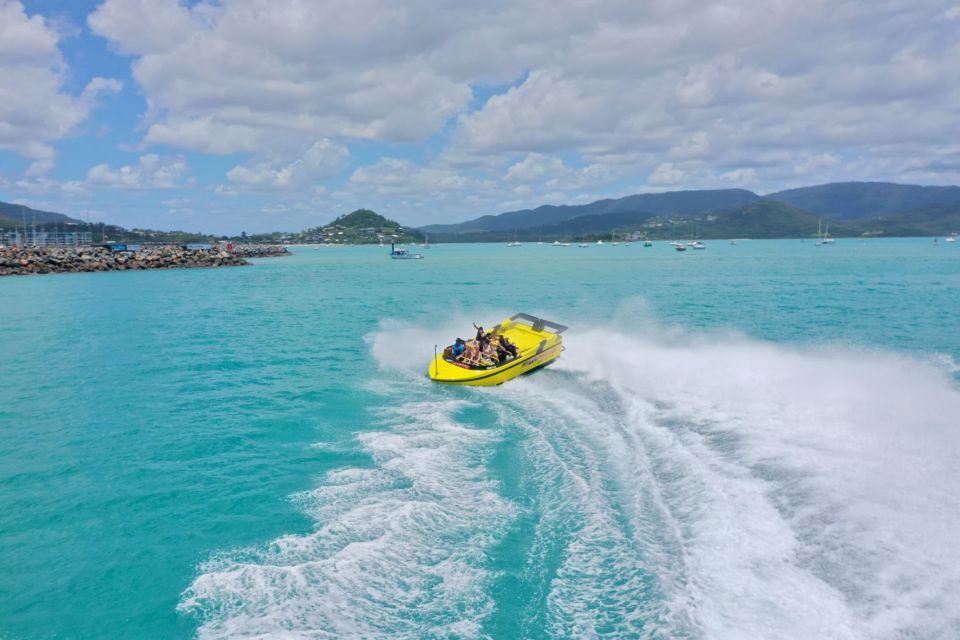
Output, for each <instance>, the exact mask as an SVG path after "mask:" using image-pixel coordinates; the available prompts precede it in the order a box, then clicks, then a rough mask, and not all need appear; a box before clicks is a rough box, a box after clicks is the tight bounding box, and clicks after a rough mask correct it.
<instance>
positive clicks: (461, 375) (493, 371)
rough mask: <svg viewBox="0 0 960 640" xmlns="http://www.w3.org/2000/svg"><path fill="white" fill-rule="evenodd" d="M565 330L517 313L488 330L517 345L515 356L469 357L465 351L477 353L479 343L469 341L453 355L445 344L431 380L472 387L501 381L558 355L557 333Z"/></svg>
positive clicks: (559, 340) (560, 344) (560, 340)
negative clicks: (464, 349)
mask: <svg viewBox="0 0 960 640" xmlns="http://www.w3.org/2000/svg"><path fill="white" fill-rule="evenodd" d="M566 330H567V327H565V326H564V325H562V324H558V323H556V322H551V321H549V320H544V319H543V318H537V317H535V316H531V315H529V314H526V313H518V314H516V315H515V316H513V317H511V318H508V319H507V320H504V321H503V322H501V323H500V324H498V325H497V326H495V327H493V328H492V329H490V330H489V331H488V332H487V335H490V336H492V337H494V338H495V337H497V336H506V338H507V339H508V340H509V341H510V342H511V343H513V344H514V345H516V351H517V353H516V355H512V354H511V355H508V356H507V357H506V358H505V359H504V360H503V361H499V362H498V361H496V360H491V359H483V358H481V357H479V355H475V356H474V357H471V356H470V355H468V354H469V353H470V352H474V353H476V352H477V351H478V348H477V347H478V345H476V344H475V343H474V344H469V343H468V350H467V352H466V353H465V354H464V355H462V356H459V357H454V356H453V350H452V347H447V348H446V349H444V350H443V353H440V354H437V356H436V357H435V358H434V360H433V362H432V363H431V364H430V371H429V372H428V373H429V375H430V379H431V380H433V381H434V382H442V383H444V384H459V385H473V386H494V385H498V384H503V383H504V382H506V381H507V380H512V379H513V378H516V377H517V376H520V375H523V374H525V373H529V372H531V371H533V370H535V369H539V368H541V367H545V366H546V365H548V364H550V363H551V362H553V361H554V360H556V359H557V358H559V357H560V354H561V353H562V352H563V348H564V347H563V338H562V337H561V335H560V334H562V333H563V332H564V331H566ZM471 342H473V341H471Z"/></svg>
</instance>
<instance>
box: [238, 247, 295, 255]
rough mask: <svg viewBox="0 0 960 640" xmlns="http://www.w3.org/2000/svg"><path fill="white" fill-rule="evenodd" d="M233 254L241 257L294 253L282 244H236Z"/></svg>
mask: <svg viewBox="0 0 960 640" xmlns="http://www.w3.org/2000/svg"><path fill="white" fill-rule="evenodd" d="M233 255H235V256H238V257H240V258H274V257H278V256H289V255H293V254H291V253H290V251H289V250H288V249H287V248H286V247H285V246H283V245H282V244H235V245H233Z"/></svg>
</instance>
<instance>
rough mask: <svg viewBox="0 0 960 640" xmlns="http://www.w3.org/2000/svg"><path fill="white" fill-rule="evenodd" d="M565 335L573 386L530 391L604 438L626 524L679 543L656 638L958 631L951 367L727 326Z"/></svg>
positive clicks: (957, 478) (958, 479) (957, 403)
mask: <svg viewBox="0 0 960 640" xmlns="http://www.w3.org/2000/svg"><path fill="white" fill-rule="evenodd" d="M566 344H567V346H568V350H567V352H566V353H565V355H564V358H563V359H561V361H560V362H559V363H558V365H557V369H559V370H565V371H567V372H570V373H571V374H574V384H573V388H572V389H570V390H565V389H564V388H559V389H558V385H557V384H556V381H555V380H553V379H548V378H547V376H543V377H541V378H530V379H529V380H528V381H525V382H528V384H526V385H525V386H526V387H527V389H525V390H524V391H526V392H528V394H529V395H530V396H535V397H536V400H537V401H536V402H530V403H529V404H530V405H531V406H551V407H552V408H551V411H557V410H559V411H562V412H564V413H565V414H566V415H567V416H568V417H569V427H570V428H571V429H577V430H580V431H582V432H583V433H590V434H592V435H593V437H594V443H595V446H596V447H597V448H598V450H602V451H604V452H605V453H606V455H607V458H608V460H609V465H610V466H609V473H611V474H613V476H614V477H615V479H616V481H617V482H618V483H619V485H620V486H621V488H622V491H623V495H624V496H631V495H632V496H633V498H632V501H633V502H634V503H635V504H636V505H637V509H636V510H635V511H634V522H633V524H634V525H635V526H636V527H637V528H638V530H639V529H642V526H643V522H642V520H643V519H644V518H651V517H653V518H654V519H656V520H658V521H659V522H660V523H661V526H662V528H661V531H660V534H661V538H662V542H661V543H659V547H660V548H661V549H666V550H669V549H671V548H674V549H675V550H676V551H677V554H678V555H674V556H673V557H672V558H671V559H670V562H668V563H666V564H664V565H663V567H662V568H661V569H660V570H658V573H660V574H661V577H663V578H665V581H664V582H663V588H664V591H665V595H666V597H667V598H668V603H669V604H668V606H667V610H666V611H664V612H663V620H664V621H666V624H667V627H660V628H659V631H660V632H662V633H666V634H667V635H669V633H670V626H671V625H675V624H679V625H681V627H683V628H684V629H686V630H689V629H694V630H699V631H700V632H702V634H703V635H705V636H706V637H710V638H743V637H763V638H812V637H817V638H821V637H829V638H861V637H862V638H900V637H922V638H953V637H957V636H958V632H960V551H958V548H957V546H956V542H955V536H956V532H957V531H960V509H958V506H960V505H958V497H957V491H958V489H960V466H958V462H957V461H958V454H960V419H958V416H960V392H958V390H957V388H956V383H955V382H954V381H953V379H952V378H951V377H950V375H949V373H948V372H946V371H944V369H943V368H940V367H937V366H935V365H932V364H930V363H929V362H926V361H921V360H918V359H914V358H910V357H907V356H903V355H897V354H890V353H875V352H867V351H853V350H840V349H830V348H827V347H820V348H815V349H810V348H807V349H791V348H786V347H782V346H774V345H771V344H764V343H760V342H757V341H752V340H748V339H745V338H736V337H733V336H725V337H723V339H722V340H720V341H717V340H716V339H707V338H706V337H701V338H699V339H697V338H693V337H688V339H687V340H685V341H681V342H676V341H669V340H667V341H654V340H651V341H647V340H644V339H643V338H640V337H636V336H635V335H624V334H613V335H611V333H610V332H603V331H596V332H581V333H575V334H571V335H570V336H569V338H568V339H567V341H566ZM602 389H609V390H611V392H612V393H611V397H612V398H613V399H614V400H615V401H611V399H610V398H606V399H604V396H603V394H602V393H601V392H599V391H598V390H602ZM604 404H606V408H607V411H606V414H607V415H606V417H604V416H603V415H602V414H603V413H604V412H603V411H601V412H599V414H600V415H589V413H590V412H591V411H593V412H594V413H595V414H596V413H597V411H596V409H597V408H601V409H602V408H603V405H604ZM651 506H652V507H653V508H652V509H651ZM658 512H659V515H657V514H658ZM671 538H673V542H674V543H675V545H676V546H675V547H672V544H671V541H670V539H671ZM648 542H649V541H642V542H641V544H648ZM647 559H648V560H649V559H650V558H647ZM650 566H651V568H653V567H655V564H651V565H650ZM673 630H677V629H673ZM648 631H649V629H648Z"/></svg>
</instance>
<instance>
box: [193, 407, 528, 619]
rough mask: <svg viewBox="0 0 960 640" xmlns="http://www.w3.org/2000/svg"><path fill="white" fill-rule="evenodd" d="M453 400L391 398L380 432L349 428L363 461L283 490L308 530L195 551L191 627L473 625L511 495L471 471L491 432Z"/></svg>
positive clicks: (477, 467) (485, 604) (487, 605)
mask: <svg viewBox="0 0 960 640" xmlns="http://www.w3.org/2000/svg"><path fill="white" fill-rule="evenodd" d="M397 393H399V389H398V390H397ZM463 408H464V403H463V402H461V401H456V400H438V401H433V402H426V403H416V402H409V403H406V404H400V405H399V406H398V407H396V408H393V409H389V411H390V412H391V414H392V415H390V416H389V417H388V418H387V420H386V423H387V424H386V425H385V426H389V427H390V428H389V429H386V430H382V431H368V432H363V433H362V434H361V435H360V436H359V439H360V442H361V444H362V447H363V448H364V450H366V451H367V452H369V454H370V455H371V456H372V458H373V461H374V463H375V466H373V467H372V468H345V469H341V470H338V471H334V472H331V473H329V474H327V475H326V476H325V477H324V479H323V482H322V483H321V485H320V486H319V487H318V488H317V489H315V490H313V491H309V492H306V493H303V494H300V495H297V496H295V500H296V502H297V504H298V505H299V506H300V507H301V508H302V509H303V510H304V511H305V512H306V513H308V514H309V515H310V516H311V517H312V518H313V519H314V520H315V521H316V523H317V530H316V531H315V532H314V533H312V534H309V535H290V536H286V537H283V538H280V539H278V540H275V541H273V542H272V543H271V544H270V545H269V547H268V548H266V549H259V550H248V551H245V552H234V553H230V554H226V555H224V556H222V557H219V558H214V559H212V560H210V561H209V562H207V563H206V564H205V565H204V566H203V567H202V571H203V573H202V575H200V576H199V577H198V578H197V579H196V580H195V581H194V583H193V584H192V585H191V586H190V588H189V589H188V590H187V592H186V593H185V594H184V598H183V600H182V602H181V604H180V609H181V610H183V611H189V612H193V613H195V614H197V615H199V616H200V617H201V618H202V619H203V621H204V623H203V626H202V627H201V629H200V636H201V637H203V638H237V637H245V638H247V637H257V638H261V637H262V638H324V637H329V638H340V637H385V636H390V637H409V638H419V637H423V636H424V635H428V636H439V637H447V636H452V637H461V638H470V637H477V636H478V635H480V626H479V623H478V622H477V621H478V620H481V619H482V618H483V617H484V616H485V615H486V614H487V613H488V612H489V611H490V609H491V608H492V606H493V603H492V600H491V598H490V597H489V595H488V594H487V589H486V588H485V585H486V582H487V581H488V580H490V579H491V574H490V572H488V571H487V570H486V569H485V568H484V566H483V561H484V559H485V556H484V551H485V550H486V549H487V548H488V547H489V545H491V544H492V543H493V542H494V541H495V540H496V539H497V536H498V535H499V533H500V531H501V529H502V528H503V526H504V523H505V522H508V521H509V520H510V518H511V513H512V506H511V505H510V504H509V503H508V502H506V501H505V500H503V499H502V498H501V497H500V496H498V495H497V493H496V491H495V486H494V485H493V483H491V482H489V481H487V480H486V479H485V478H484V477H483V475H484V474H483V466H484V462H485V456H486V455H487V453H486V452H487V451H489V450H490V447H489V446H487V445H488V441H489V440H490V438H491V437H492V435H491V433H490V432H489V431H487V430H484V429H477V428H471V427H470V426H467V425H463V424H461V423H458V422H456V421H455V420H454V419H453V417H452V416H453V415H454V414H455V413H456V412H457V411H459V410H461V409H463ZM385 410H386V409H385Z"/></svg>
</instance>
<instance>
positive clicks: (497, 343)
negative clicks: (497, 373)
mask: <svg viewBox="0 0 960 640" xmlns="http://www.w3.org/2000/svg"><path fill="white" fill-rule="evenodd" d="M493 347H494V348H495V349H496V350H497V362H498V363H500V364H503V363H504V362H506V361H507V358H509V357H510V352H509V351H507V350H506V348H504V346H503V336H494V338H493Z"/></svg>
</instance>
